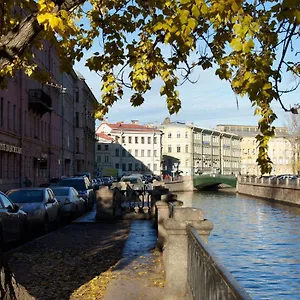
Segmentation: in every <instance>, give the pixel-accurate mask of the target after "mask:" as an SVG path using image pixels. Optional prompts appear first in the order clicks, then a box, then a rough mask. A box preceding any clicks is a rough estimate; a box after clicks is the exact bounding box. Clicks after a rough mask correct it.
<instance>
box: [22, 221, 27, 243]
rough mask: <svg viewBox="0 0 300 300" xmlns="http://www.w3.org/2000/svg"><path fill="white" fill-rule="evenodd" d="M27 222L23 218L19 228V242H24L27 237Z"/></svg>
mask: <svg viewBox="0 0 300 300" xmlns="http://www.w3.org/2000/svg"><path fill="white" fill-rule="evenodd" d="M28 233H29V230H28V222H27V221H26V220H25V221H24V222H23V223H22V225H21V228H20V242H21V243H25V242H26V241H27V240H28V239H29V238H28Z"/></svg>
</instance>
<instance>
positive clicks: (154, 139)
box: [153, 136, 157, 144]
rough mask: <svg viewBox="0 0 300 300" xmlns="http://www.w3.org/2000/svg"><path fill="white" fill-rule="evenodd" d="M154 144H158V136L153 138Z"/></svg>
mask: <svg viewBox="0 0 300 300" xmlns="http://www.w3.org/2000/svg"><path fill="white" fill-rule="evenodd" d="M153 144H157V137H156V136H155V137H154V138H153Z"/></svg>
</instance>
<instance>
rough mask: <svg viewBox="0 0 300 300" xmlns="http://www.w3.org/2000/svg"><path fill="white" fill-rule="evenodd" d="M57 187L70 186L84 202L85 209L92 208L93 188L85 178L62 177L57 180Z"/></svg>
mask: <svg viewBox="0 0 300 300" xmlns="http://www.w3.org/2000/svg"><path fill="white" fill-rule="evenodd" d="M57 186H71V187H73V188H74V189H75V190H77V192H78V194H79V195H80V196H81V197H82V198H83V199H84V200H85V202H86V208H87V209H88V210H91V209H92V208H93V206H94V198H95V195H94V191H93V186H92V184H91V182H90V181H89V179H88V178H87V177H86V176H83V177H64V178H61V179H60V180H59V182H58V183H57Z"/></svg>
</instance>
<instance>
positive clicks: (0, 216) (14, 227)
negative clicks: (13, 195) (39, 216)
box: [0, 192, 27, 247]
mask: <svg viewBox="0 0 300 300" xmlns="http://www.w3.org/2000/svg"><path fill="white" fill-rule="evenodd" d="M26 225H27V214H26V213H25V212H24V211H23V210H21V209H19V207H18V205H16V204H14V203H13V202H12V201H11V200H10V199H9V197H8V196H7V195H5V194H4V193H2V192H0V246H1V247H2V246H3V244H8V243H10V242H15V241H19V240H23V239H24V236H25V234H26V232H25V231H26Z"/></svg>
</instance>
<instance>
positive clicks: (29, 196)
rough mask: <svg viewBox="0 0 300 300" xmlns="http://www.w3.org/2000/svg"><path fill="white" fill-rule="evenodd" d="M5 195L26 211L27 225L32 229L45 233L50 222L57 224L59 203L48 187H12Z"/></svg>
mask: <svg viewBox="0 0 300 300" xmlns="http://www.w3.org/2000/svg"><path fill="white" fill-rule="evenodd" d="M7 195H8V196H9V197H10V199H11V200H12V201H13V203H15V204H17V205H18V206H19V207H20V208H21V209H22V210H24V211H25V212H26V213H27V220H28V225H30V226H32V228H33V229H38V230H39V229H42V231H43V232H44V233H47V232H48V231H49V227H50V224H55V225H59V221H60V209H59V203H58V201H57V199H56V198H55V195H54V193H53V191H52V190H51V189H50V188H20V189H13V190H10V191H8V192H7Z"/></svg>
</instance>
